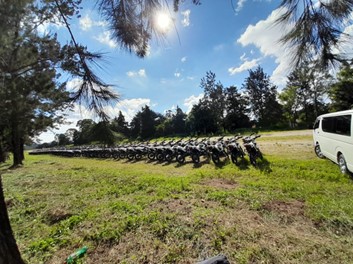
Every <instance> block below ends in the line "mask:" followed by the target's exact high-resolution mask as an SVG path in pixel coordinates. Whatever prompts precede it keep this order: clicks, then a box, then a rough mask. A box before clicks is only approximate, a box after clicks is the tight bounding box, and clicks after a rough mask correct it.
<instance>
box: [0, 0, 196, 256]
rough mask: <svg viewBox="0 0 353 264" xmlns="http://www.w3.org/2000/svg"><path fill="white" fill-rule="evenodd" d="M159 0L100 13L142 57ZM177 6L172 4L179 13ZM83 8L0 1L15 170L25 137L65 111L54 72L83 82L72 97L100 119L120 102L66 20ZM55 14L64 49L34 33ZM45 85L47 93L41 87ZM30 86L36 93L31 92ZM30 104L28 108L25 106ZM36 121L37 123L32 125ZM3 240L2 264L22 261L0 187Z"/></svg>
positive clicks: (4, 123)
mask: <svg viewBox="0 0 353 264" xmlns="http://www.w3.org/2000/svg"><path fill="white" fill-rule="evenodd" d="M143 2H144V3H143ZM157 2H158V1H135V0H122V1H112V0H101V1H98V3H100V8H101V10H102V12H103V13H104V14H105V15H107V16H108V17H110V19H111V20H110V21H111V22H112V28H113V30H114V33H115V36H116V37H117V39H118V40H120V42H119V43H121V45H122V46H124V47H128V49H129V50H130V51H136V53H137V54H138V55H139V56H144V55H145V54H146V50H147V47H148V45H147V44H148V41H149V40H150V36H151V34H149V32H148V31H146V30H143V29H144V28H145V27H147V28H149V29H150V32H152V31H153V25H154V24H153V23H151V22H152V21H151V13H153V12H152V11H153V10H152V8H154V7H155V6H157V5H156V3H157ZM179 2H180V1H178V0H175V1H174V8H175V9H176V10H177V8H178V6H179ZM193 2H194V3H197V2H198V1H197V0H193ZM158 3H159V2H158ZM80 4H81V0H70V1H61V0H52V1H33V0H16V1H13V0H11V1H10V0H3V1H0V14H1V16H0V43H1V44H0V45H1V46H0V76H1V77H4V79H5V82H4V85H2V86H0V88H1V91H0V96H1V98H0V102H1V104H4V105H1V109H2V111H4V110H6V117H7V118H6V119H1V121H0V128H1V131H0V132H3V131H5V129H6V131H9V132H8V133H6V135H9V136H8V138H7V139H6V140H7V141H9V142H10V143H11V150H12V152H13V157H14V159H13V163H14V166H17V165H20V164H21V163H22V161H23V159H24V155H23V144H24V141H25V139H26V138H27V137H29V136H32V135H34V134H36V133H38V132H39V131H40V130H44V129H45V128H46V127H48V126H50V125H52V124H54V123H55V121H58V120H60V117H59V116H57V111H56V110H60V108H61V107H64V103H65V102H66V99H67V97H66V94H65V89H64V86H60V85H56V81H57V80H55V76H56V71H55V69H56V68H58V67H60V68H61V69H62V70H64V71H68V72H70V73H71V74H72V75H74V76H78V77H80V78H81V79H82V83H81V85H80V87H79V89H78V90H77V92H75V93H74V94H72V97H71V99H72V100H73V101H76V102H81V103H84V104H86V105H87V106H88V108H89V109H91V110H94V111H95V112H96V113H97V114H98V116H99V117H100V118H101V119H103V120H106V119H107V115H106V114H105V112H104V108H103V106H104V103H106V102H109V101H110V100H112V99H117V95H116V94H114V93H113V92H111V91H110V90H109V88H108V87H109V85H107V84H105V83H104V82H103V81H101V80H100V79H99V78H98V76H96V75H95V74H94V73H93V71H92V69H91V67H90V65H89V61H93V62H96V60H97V59H98V58H100V55H99V54H93V53H90V52H88V51H87V50H86V48H85V47H82V46H79V45H78V44H77V42H76V40H75V38H74V36H73V34H72V31H71V29H70V26H69V23H68V22H67V19H68V17H71V16H73V15H74V14H77V12H78V11H79V8H80V6H79V5H80ZM136 6H140V8H135V7H136ZM126 7H128V9H126ZM109 8H110V9H109ZM57 14H60V16H61V18H62V20H63V21H64V23H65V25H66V27H67V28H68V31H69V33H70V36H71V42H70V44H69V45H66V46H64V47H63V48H61V47H60V46H59V45H58V42H57V41H56V36H55V35H46V36H39V35H38V34H37V31H36V28H37V27H38V26H39V25H40V24H43V23H46V22H48V21H51V20H53V19H54V18H55V16H56V15H57ZM116 14H119V15H118V16H116ZM115 22H116V23H115ZM136 25H138V26H136ZM29 84H31V85H29ZM42 85H44V87H45V88H44V89H40V87H41V86H42ZM32 87H36V88H37V89H38V90H35V89H34V90H33V91H32V90H31V89H32ZM27 101H28V104H27V103H25V104H21V103H22V102H27ZM27 107H29V108H27ZM32 120H34V121H35V122H33V123H31V122H29V121H32ZM22 121H24V122H22ZM3 127H5V128H3ZM4 135H5V133H4ZM0 140H3V139H0ZM0 153H1V152H0ZM0 182H1V179H0ZM0 237H1V240H0V241H1V242H0V253H1V254H0V263H23V260H22V259H21V256H20V253H19V251H18V248H17V246H16V242H15V239H14V237H13V234H12V230H11V226H10V223H9V221H8V215H7V210H6V205H5V200H4V197H3V190H2V185H0Z"/></svg>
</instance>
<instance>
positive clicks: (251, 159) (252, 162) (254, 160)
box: [249, 154, 256, 166]
mask: <svg viewBox="0 0 353 264" xmlns="http://www.w3.org/2000/svg"><path fill="white" fill-rule="evenodd" d="M249 158H250V163H251V164H252V165H253V166H256V156H254V155H253V154H250V155H249Z"/></svg>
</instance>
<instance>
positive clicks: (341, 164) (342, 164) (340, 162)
mask: <svg viewBox="0 0 353 264" xmlns="http://www.w3.org/2000/svg"><path fill="white" fill-rule="evenodd" d="M338 166H339V167H340V170H341V172H342V173H343V174H347V173H348V169H347V164H346V160H345V159H344V156H343V155H342V154H340V155H339V156H338Z"/></svg>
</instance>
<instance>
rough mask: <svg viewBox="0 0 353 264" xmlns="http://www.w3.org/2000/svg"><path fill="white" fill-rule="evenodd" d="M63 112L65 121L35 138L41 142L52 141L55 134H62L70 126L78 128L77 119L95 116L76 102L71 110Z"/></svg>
mask: <svg viewBox="0 0 353 264" xmlns="http://www.w3.org/2000/svg"><path fill="white" fill-rule="evenodd" d="M63 113H64V114H65V115H66V118H65V123H64V124H60V125H56V128H53V129H51V128H49V129H47V131H46V132H43V133H41V134H40V135H39V136H38V137H37V138H36V140H40V142H41V143H44V142H52V141H53V140H54V139H55V135H58V134H64V133H65V132H66V131H67V130H68V129H70V128H75V129H78V128H77V126H76V124H77V122H78V121H79V120H82V119H86V118H87V119H94V118H95V117H94V114H93V113H92V112H91V111H89V110H87V109H86V107H84V106H80V105H78V104H74V107H73V109H72V110H66V111H64V112H63Z"/></svg>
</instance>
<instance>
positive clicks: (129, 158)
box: [127, 153, 135, 160]
mask: <svg viewBox="0 0 353 264" xmlns="http://www.w3.org/2000/svg"><path fill="white" fill-rule="evenodd" d="M134 156H135V155H134V154H132V153H129V154H127V158H128V160H133V159H134Z"/></svg>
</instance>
